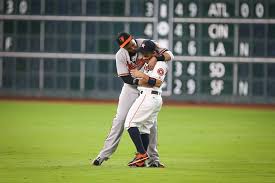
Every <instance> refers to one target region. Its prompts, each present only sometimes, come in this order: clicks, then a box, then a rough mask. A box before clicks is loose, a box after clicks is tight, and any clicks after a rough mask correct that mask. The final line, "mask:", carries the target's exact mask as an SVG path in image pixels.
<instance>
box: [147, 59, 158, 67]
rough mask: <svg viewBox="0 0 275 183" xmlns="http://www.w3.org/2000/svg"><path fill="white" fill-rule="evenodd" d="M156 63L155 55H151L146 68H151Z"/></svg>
mask: <svg viewBox="0 0 275 183" xmlns="http://www.w3.org/2000/svg"><path fill="white" fill-rule="evenodd" d="M156 63H157V58H156V57H151V58H150V59H149V61H148V69H149V70H153V69H154V67H155V65H156Z"/></svg>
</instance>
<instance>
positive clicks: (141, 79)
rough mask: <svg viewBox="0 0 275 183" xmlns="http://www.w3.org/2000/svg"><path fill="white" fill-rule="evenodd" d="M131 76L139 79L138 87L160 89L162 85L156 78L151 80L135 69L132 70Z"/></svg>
mask: <svg viewBox="0 0 275 183" xmlns="http://www.w3.org/2000/svg"><path fill="white" fill-rule="evenodd" d="M131 75H132V76H134V77H137V78H139V80H138V81H137V82H138V85H140V86H146V87H154V86H155V87H160V86H161V84H162V81H161V80H159V79H156V78H151V77H149V76H148V75H147V74H145V73H143V72H141V71H139V70H137V69H133V70H131Z"/></svg>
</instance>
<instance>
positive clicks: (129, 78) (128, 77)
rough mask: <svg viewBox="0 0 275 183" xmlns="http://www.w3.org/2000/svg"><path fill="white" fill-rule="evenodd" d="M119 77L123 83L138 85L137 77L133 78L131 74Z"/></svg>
mask: <svg viewBox="0 0 275 183" xmlns="http://www.w3.org/2000/svg"><path fill="white" fill-rule="evenodd" d="M120 78H121V79H122V80H123V82H124V83H127V84H130V85H138V83H139V79H137V78H133V77H132V76H131V75H125V76H120Z"/></svg>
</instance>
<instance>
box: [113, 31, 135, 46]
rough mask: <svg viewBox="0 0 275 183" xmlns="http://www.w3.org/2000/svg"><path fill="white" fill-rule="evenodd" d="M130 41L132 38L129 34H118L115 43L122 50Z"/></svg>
mask: <svg viewBox="0 0 275 183" xmlns="http://www.w3.org/2000/svg"><path fill="white" fill-rule="evenodd" d="M132 39H133V37H132V36H131V35H130V34H129V33H127V32H121V33H119V34H118V36H117V39H116V41H117V43H118V45H119V47H120V48H124V46H126V45H127V44H128V43H129V42H130V41H131V40H132Z"/></svg>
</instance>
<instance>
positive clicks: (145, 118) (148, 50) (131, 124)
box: [125, 40, 168, 167]
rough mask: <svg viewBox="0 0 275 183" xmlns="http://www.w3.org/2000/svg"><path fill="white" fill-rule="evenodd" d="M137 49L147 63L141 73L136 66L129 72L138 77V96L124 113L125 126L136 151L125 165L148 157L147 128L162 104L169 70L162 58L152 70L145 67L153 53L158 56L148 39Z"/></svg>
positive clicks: (139, 164) (152, 43)
mask: <svg viewBox="0 0 275 183" xmlns="http://www.w3.org/2000/svg"><path fill="white" fill-rule="evenodd" d="M138 51H140V52H141V53H142V54H143V58H144V60H145V62H146V63H145V65H144V71H143V72H142V71H139V70H137V69H133V70H131V71H130V73H131V75H132V76H133V77H135V78H139V83H138V87H137V89H138V90H139V91H140V95H139V97H138V98H137V99H136V100H135V102H134V104H133V105H132V106H131V108H130V110H129V112H128V114H127V117H126V120H125V128H126V129H127V130H128V133H129V135H130V137H131V139H132V141H133V143H134V144H135V146H136V149H137V152H138V153H137V154H136V157H135V158H134V160H133V161H131V162H129V164H128V166H136V167H144V166H145V161H146V160H147V159H148V158H149V155H148V154H147V152H146V151H147V148H148V143H149V139H150V138H149V134H150V129H151V127H152V126H153V124H154V122H155V121H157V116H158V113H159V111H160V109H161V106H162V97H161V93H162V89H161V88H162V87H161V86H162V83H163V81H164V78H165V76H166V73H167V71H168V64H167V62H165V61H159V62H157V63H156V65H155V67H154V69H153V70H149V69H148V65H147V61H148V60H149V59H150V58H151V57H153V56H157V57H158V56H159V54H158V51H157V50H156V45H155V43H154V42H153V41H151V40H145V41H144V42H143V43H142V44H141V47H140V48H139V50H138Z"/></svg>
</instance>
